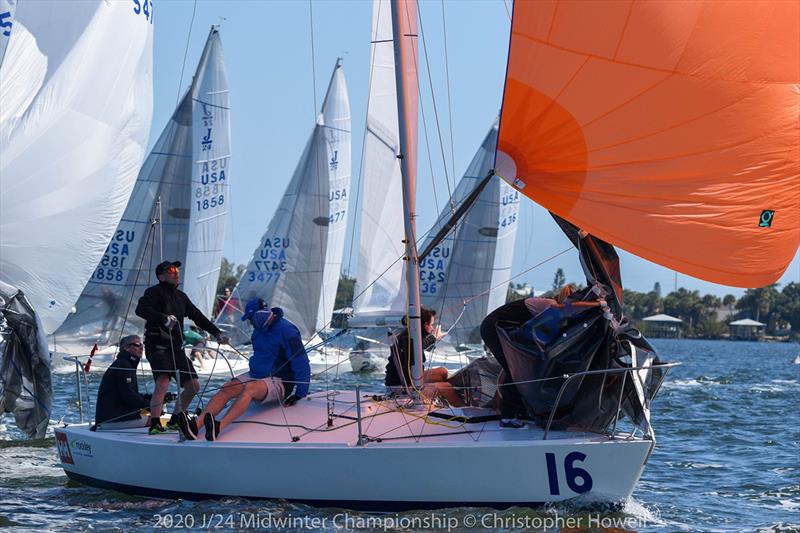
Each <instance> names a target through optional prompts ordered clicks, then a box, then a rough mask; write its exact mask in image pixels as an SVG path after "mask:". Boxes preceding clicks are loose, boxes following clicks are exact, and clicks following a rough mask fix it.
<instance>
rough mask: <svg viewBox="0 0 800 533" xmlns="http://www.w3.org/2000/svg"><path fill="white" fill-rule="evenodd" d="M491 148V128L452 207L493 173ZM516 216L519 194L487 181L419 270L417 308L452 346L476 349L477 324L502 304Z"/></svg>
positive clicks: (442, 220) (440, 222) (446, 214)
mask: <svg viewBox="0 0 800 533" xmlns="http://www.w3.org/2000/svg"><path fill="white" fill-rule="evenodd" d="M496 146H497V125H496V124H495V125H494V126H493V127H492V129H491V130H490V131H489V133H488V135H487V136H486V138H485V139H484V141H483V143H482V144H481V147H480V148H479V149H478V152H477V153H476V154H475V157H473V159H472V162H471V163H470V165H469V167H468V168H467V171H466V173H465V174H464V176H463V177H462V178H461V181H460V182H459V183H458V186H457V187H456V190H455V192H454V193H453V198H452V199H453V202H454V203H455V205H459V204H461V202H463V201H464V199H465V198H466V197H467V196H468V195H469V194H470V193H471V192H472V191H473V190H474V189H475V187H476V186H477V185H478V184H479V183H480V182H481V181H483V179H484V178H485V177H486V175H487V174H488V173H489V171H490V170H491V169H492V165H493V164H494V153H495V148H496ZM518 213H519V192H517V191H515V190H514V189H512V188H511V186H509V185H508V184H507V183H506V182H504V181H503V180H502V179H500V178H499V177H498V176H494V177H492V178H491V180H490V181H489V183H488V184H487V185H486V188H485V189H484V190H483V192H481V194H480V196H478V199H477V200H476V201H475V203H474V204H473V205H472V207H471V208H470V209H469V211H468V212H467V214H466V215H464V217H463V218H462V219H461V220H460V221H459V222H458V225H457V226H456V228H455V229H454V230H452V231H451V232H450V233H449V234H448V235H447V236H446V237H445V238H444V239H443V240H442V242H440V243H439V244H438V245H437V246H436V247H434V249H433V250H431V252H430V253H429V254H428V256H427V257H426V258H425V259H424V260H423V261H422V262H421V264H420V294H421V295H422V303H423V305H425V306H426V307H430V308H432V309H435V310H436V311H437V312H438V313H439V316H440V322H441V323H442V325H443V327H444V328H446V329H449V330H450V333H449V335H448V337H447V339H448V341H450V342H452V343H453V344H456V345H458V344H469V343H480V342H481V336H480V324H481V321H482V320H483V319H484V317H486V315H487V314H488V313H489V312H490V311H492V310H493V309H495V308H497V307H499V306H501V305H503V304H504V303H505V299H506V292H507V289H508V283H507V280H508V279H509V278H510V277H511V263H512V260H513V257H514V241H515V239H516V233H517V218H518ZM451 215H452V213H451V210H450V209H449V208H448V209H445V210H444V211H443V212H442V213H441V214H440V215H439V218H438V219H437V220H436V223H435V224H434V226H433V229H432V230H431V231H430V232H429V235H430V237H428V239H427V240H426V242H425V245H424V246H423V248H425V247H426V246H427V243H428V242H430V240H431V239H432V238H433V236H434V235H435V234H436V233H437V232H438V231H439V230H440V229H441V228H442V227H443V226H444V225H445V224H446V223H447V222H448V220H449V219H450V217H451ZM504 281H505V282H506V283H504ZM464 302H467V305H466V307H464ZM462 311H463V313H462Z"/></svg>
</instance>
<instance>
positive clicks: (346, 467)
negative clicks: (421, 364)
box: [56, 392, 653, 510]
mask: <svg viewBox="0 0 800 533" xmlns="http://www.w3.org/2000/svg"><path fill="white" fill-rule="evenodd" d="M335 394H337V396H336V398H337V400H336V402H337V403H336V404H335V409H334V412H335V413H336V414H337V415H338V416H335V417H334V418H333V427H332V428H331V429H327V424H326V401H325V398H326V393H324V392H322V393H317V394H315V395H312V398H311V399H310V400H308V401H301V402H300V403H298V404H297V405H296V406H294V407H291V408H286V409H282V408H280V407H277V406H275V407H272V408H267V407H264V406H255V407H251V408H250V410H249V411H248V412H247V413H246V414H245V416H244V417H243V418H242V419H240V420H243V421H245V422H256V423H236V424H233V425H231V426H230V427H229V428H227V429H226V430H225V431H223V433H222V435H220V440H218V441H217V442H207V441H205V440H199V441H187V442H179V441H178V437H177V435H176V434H175V433H170V434H165V435H158V436H148V435H147V434H146V433H145V429H144V428H142V429H134V430H121V431H98V432H92V431H89V429H88V426H87V425H78V426H68V427H65V428H59V429H57V430H56V442H57V444H58V449H59V453H60V457H61V463H62V466H63V468H64V470H65V471H66V473H67V475H68V476H69V477H70V478H71V479H74V480H76V481H79V482H82V483H85V484H88V485H92V486H98V487H104V488H111V489H115V490H120V491H123V492H128V493H134V494H141V495H148V496H160V497H167V498H178V497H180V498H187V499H203V498H209V497H211V498H217V497H230V496H233V497H244V498H270V499H272V498H280V499H286V500H292V501H298V502H303V503H307V504H311V505H317V506H337V507H345V508H353V509H368V510H399V509H420V508H440V507H448V506H464V505H470V506H488V507H498V508H502V507H507V506H511V505H533V504H540V503H544V502H553V501H560V500H566V499H570V498H575V497H578V496H581V497H584V498H587V499H589V500H591V501H594V500H600V501H610V502H615V501H619V500H624V499H626V498H627V497H628V496H630V494H631V491H632V490H633V488H634V486H635V484H636V482H637V480H638V479H639V476H640V475H641V473H642V469H643V468H644V465H645V463H646V461H647V458H648V456H649V454H650V451H651V450H652V447H653V441H652V440H643V439H628V438H620V437H616V438H610V437H607V436H604V435H598V434H592V433H580V432H550V434H549V436H548V438H547V439H546V440H544V439H543V438H542V437H543V432H542V430H541V429H539V428H533V427H529V428H527V429H501V428H499V427H498V424H497V422H496V421H494V420H491V421H483V422H477V423H459V422H447V421H445V420H443V419H441V418H433V417H428V418H427V419H426V418H425V417H424V416H418V417H414V416H413V415H412V416H409V414H410V413H413V410H412V411H409V410H406V411H405V412H400V411H397V410H394V409H390V408H388V407H389V406H388V403H389V401H388V400H381V401H376V400H375V399H374V398H373V397H372V396H371V395H368V394H363V395H362V416H363V417H364V418H363V420H362V422H363V424H362V427H363V428H364V434H366V435H369V436H371V437H372V439H370V440H369V441H368V442H366V443H364V444H363V445H358V430H357V425H356V423H355V421H354V418H356V416H357V412H356V408H355V405H354V404H355V396H354V393H351V392H337V393H335ZM427 412H428V411H426V410H425V408H424V407H422V412H418V413H417V414H418V415H425V414H426V413H427ZM376 415H379V416H376ZM284 417H286V419H287V420H288V423H289V424H291V425H292V426H291V427H290V428H287V427H286V426H285V424H286V422H285V419H284ZM426 420H427V423H426ZM404 421H405V422H407V423H408V425H406V423H404ZM273 423H274V424H275V425H274V426H273V425H267V424H273ZM300 426H305V427H306V428H315V429H316V430H315V431H306V430H304V429H302V428H301V427H300ZM419 435H422V437H421V438H420V437H419ZM379 436H380V437H381V439H382V440H380V441H378V440H375V439H376V438H377V437H379ZM292 437H296V438H298V439H297V440H296V442H293V439H292ZM122 457H136V458H137V460H136V461H120V458H122ZM142 464H146V465H148V468H146V469H142V468H141V465H142ZM197 465H203V467H202V468H200V469H198V468H197ZM403 465H405V466H403ZM398 466H401V468H398ZM153 472H158V473H159V474H158V475H153ZM333 479H335V480H337V482H336V483H331V482H330V481H331V480H333ZM587 488H588V489H589V490H586V489H587Z"/></svg>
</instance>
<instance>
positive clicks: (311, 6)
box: [195, 0, 317, 121]
mask: <svg viewBox="0 0 800 533" xmlns="http://www.w3.org/2000/svg"><path fill="white" fill-rule="evenodd" d="M195 1H196V0H195ZM308 25H309V28H310V32H311V83H312V86H313V89H314V93H313V94H312V95H311V112H312V113H313V115H314V120H315V121H316V119H317V70H316V58H315V57H314V4H313V1H312V0H308Z"/></svg>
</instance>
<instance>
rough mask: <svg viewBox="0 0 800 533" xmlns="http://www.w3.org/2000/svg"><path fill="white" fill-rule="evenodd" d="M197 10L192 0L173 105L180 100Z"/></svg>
mask: <svg viewBox="0 0 800 533" xmlns="http://www.w3.org/2000/svg"><path fill="white" fill-rule="evenodd" d="M196 12H197V0H194V4H193V5H192V20H191V21H190V22H189V33H188V34H187V35H186V49H184V51H183V64H182V65H181V77H180V79H179V80H178V96H177V97H176V98H175V107H178V103H180V100H181V86H183V73H184V70H185V69H186V56H187V55H188V54H189V42H190V41H191V39H192V27H194V15H195V13H196Z"/></svg>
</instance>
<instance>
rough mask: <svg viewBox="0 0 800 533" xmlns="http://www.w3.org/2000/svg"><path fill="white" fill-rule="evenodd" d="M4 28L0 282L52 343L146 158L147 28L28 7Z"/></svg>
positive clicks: (88, 11)
mask: <svg viewBox="0 0 800 533" xmlns="http://www.w3.org/2000/svg"><path fill="white" fill-rule="evenodd" d="M8 4H10V2H6V5H8ZM144 4H145V5H148V6H149V4H147V2H145V3H144ZM6 12H7V11H3V12H2V13H6ZM8 12H9V13H10V11H8ZM10 22H12V19H11V18H10V17H9V16H6V17H2V19H0V29H1V30H2V35H3V36H2V38H0V39H2V40H0V42H5V40H7V47H6V50H5V55H4V57H3V59H2V66H0V101H2V102H3V104H2V106H0V152H2V154H3V156H2V158H0V191H1V192H2V194H0V280H2V281H3V282H5V283H7V284H9V285H11V286H12V287H16V288H18V289H21V290H22V291H23V292H24V294H25V295H26V297H27V298H28V299H29V300H30V303H31V304H32V306H33V309H34V310H35V311H36V313H37V314H38V315H39V317H40V318H41V321H42V324H43V327H44V329H45V331H47V332H52V331H54V330H55V329H56V328H57V327H58V326H59V325H60V324H61V322H62V321H63V320H64V318H65V317H66V315H67V313H69V311H70V309H71V308H72V306H73V304H74V303H75V301H76V300H77V299H78V296H79V295H80V292H81V290H82V289H83V287H84V285H85V284H86V281H87V280H88V279H89V277H90V276H91V275H92V270H93V269H94V268H95V266H96V265H97V263H98V261H99V260H100V258H101V257H102V255H103V251H104V250H105V248H106V246H107V244H108V243H109V241H110V240H111V237H112V235H113V231H114V228H115V227H116V225H117V223H118V222H119V220H120V217H121V215H122V212H123V210H124V209H125V205H126V202H127V201H128V198H129V197H130V194H131V189H132V187H133V183H134V180H135V179H136V174H137V172H138V171H139V167H140V165H141V163H142V158H143V157H144V149H145V143H146V141H147V135H148V132H149V129H150V119H151V113H152V76H151V71H152V36H153V26H152V22H153V18H152V13H151V11H150V10H149V9H144V8H143V7H142V5H141V4H139V6H138V8H137V7H136V5H133V4H131V3H130V2H100V1H87V2H62V1H57V0H52V1H50V0H37V1H35V2H20V3H19V5H17V6H16V13H15V16H14V18H13V23H12V24H11V25H9V24H8V23H10ZM9 31H10V36H7V35H5V34H6V33H7V32H9Z"/></svg>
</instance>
